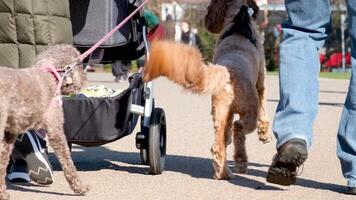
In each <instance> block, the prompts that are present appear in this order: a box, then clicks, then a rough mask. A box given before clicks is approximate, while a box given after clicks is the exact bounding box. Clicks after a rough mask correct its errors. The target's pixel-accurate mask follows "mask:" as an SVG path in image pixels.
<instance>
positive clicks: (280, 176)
mask: <svg viewBox="0 0 356 200" xmlns="http://www.w3.org/2000/svg"><path fill="white" fill-rule="evenodd" d="M307 158H308V152H307V150H306V149H305V148H301V146H294V145H291V146H290V147H286V148H285V149H284V150H283V152H281V154H280V157H279V160H278V162H279V163H283V164H285V165H291V166H293V167H298V166H300V165H302V164H303V163H304V161H305V160H306V159H307ZM267 182H269V183H275V184H278V185H284V186H289V185H293V184H295V183H296V173H295V172H294V173H288V174H286V173H285V172H284V171H281V170H280V169H279V168H278V167H270V168H269V170H268V174H267Z"/></svg>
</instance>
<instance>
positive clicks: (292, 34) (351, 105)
mask: <svg viewBox="0 0 356 200" xmlns="http://www.w3.org/2000/svg"><path fill="white" fill-rule="evenodd" d="M346 2H347V8H348V19H349V26H350V35H351V38H352V39H351V45H352V48H351V51H352V52H351V55H352V74H356V60H355V59H356V49H355V48H356V0H346ZM285 5H286V9H287V12H288V16H289V19H288V21H287V22H285V23H284V24H283V25H282V30H283V41H282V42H281V44H280V75H279V79H280V101H279V104H278V107H277V111H276V115H275V119H274V123H273V132H274V134H275V136H276V138H277V148H279V147H280V146H281V145H283V144H284V143H285V142H286V141H288V140H290V139H292V138H301V139H304V140H305V141H306V142H307V145H308V147H310V146H311V145H312V142H313V124H314V121H315V117H316V114H317V111H318V101H319V100H318V99H319V95H318V94H319V80H318V77H319V71H320V62H319V53H318V50H319V49H320V48H321V47H322V46H323V44H324V41H325V39H326V38H327V36H328V34H329V33H330V31H331V17H330V14H331V9H330V3H329V0H312V1H311V0H286V1H285ZM337 154H338V156H339V158H340V162H341V166H342V170H343V174H344V176H345V178H346V179H347V180H348V185H349V186H356V77H354V76H353V75H352V78H351V81H350V87H349V92H348V96H347V99H346V102H345V106H344V111H343V114H342V117H341V122H340V128H339V132H338V147H337Z"/></svg>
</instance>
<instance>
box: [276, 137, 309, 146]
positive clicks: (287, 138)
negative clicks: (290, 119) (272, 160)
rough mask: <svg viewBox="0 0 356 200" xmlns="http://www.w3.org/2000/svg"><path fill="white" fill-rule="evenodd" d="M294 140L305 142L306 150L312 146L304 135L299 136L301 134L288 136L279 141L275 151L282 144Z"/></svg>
mask: <svg viewBox="0 0 356 200" xmlns="http://www.w3.org/2000/svg"><path fill="white" fill-rule="evenodd" d="M295 138H298V139H302V140H305V142H306V143H307V148H308V149H309V148H310V147H311V145H312V142H311V139H309V138H307V137H305V136H304V135H301V134H290V135H288V136H287V137H284V138H283V139H281V140H280V141H278V142H277V146H276V147H277V150H278V149H279V148H280V147H281V146H282V145H283V144H284V143H286V142H287V141H289V140H291V139H295Z"/></svg>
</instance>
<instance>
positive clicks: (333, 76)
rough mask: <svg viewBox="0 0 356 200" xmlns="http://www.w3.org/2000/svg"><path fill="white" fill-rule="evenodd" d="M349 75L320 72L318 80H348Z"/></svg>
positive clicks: (270, 73)
mask: <svg viewBox="0 0 356 200" xmlns="http://www.w3.org/2000/svg"><path fill="white" fill-rule="evenodd" d="M267 74H268V75H272V76H278V72H277V71H273V72H267ZM350 77H351V74H350V73H349V72H320V78H329V79H343V80H347V79H350Z"/></svg>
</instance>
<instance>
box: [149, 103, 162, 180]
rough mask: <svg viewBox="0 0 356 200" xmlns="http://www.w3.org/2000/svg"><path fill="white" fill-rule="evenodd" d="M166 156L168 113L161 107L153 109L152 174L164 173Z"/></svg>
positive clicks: (151, 124) (151, 128)
mask: <svg viewBox="0 0 356 200" xmlns="http://www.w3.org/2000/svg"><path fill="white" fill-rule="evenodd" d="M165 156H166V115H165V113H164V110H163V109H161V108H154V109H153V110H152V115H151V120H150V128H149V136H148V163H149V166H150V174H152V175H156V174H162V172H163V170H164V165H165Z"/></svg>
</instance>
